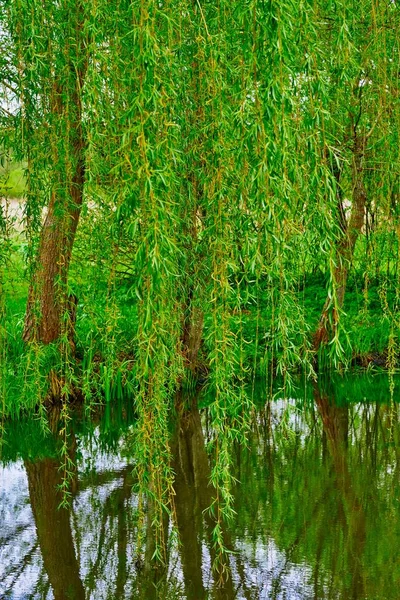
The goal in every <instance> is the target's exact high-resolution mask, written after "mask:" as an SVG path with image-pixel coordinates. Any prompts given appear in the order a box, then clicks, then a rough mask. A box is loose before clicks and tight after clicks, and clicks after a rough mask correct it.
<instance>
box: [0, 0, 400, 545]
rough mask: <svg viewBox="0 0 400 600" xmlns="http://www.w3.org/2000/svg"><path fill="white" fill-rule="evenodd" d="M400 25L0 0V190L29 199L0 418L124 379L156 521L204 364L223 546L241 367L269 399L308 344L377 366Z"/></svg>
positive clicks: (304, 7) (390, 228) (239, 428)
mask: <svg viewBox="0 0 400 600" xmlns="http://www.w3.org/2000/svg"><path fill="white" fill-rule="evenodd" d="M399 25H400V15H399V10H398V6H397V3H395V2H387V3H378V4H377V3H376V2H373V1H372V0H361V2H354V1H352V2H348V1H345V0H339V1H338V2H322V1H316V2H308V1H306V2H300V3H295V2H292V1H291V0H284V1H283V2H279V3H277V2H275V3H274V2H270V3H267V2H265V1H264V0H246V1H244V2H243V0H230V1H228V0H219V1H218V2H212V1H208V0H207V1H205V2H203V1H193V0H165V1H162V2H159V1H158V0H157V1H156V0H143V1H142V2H140V3H139V2H126V1H125V0H111V1H110V0H96V1H94V0H93V1H92V0H90V1H87V2H81V0H64V1H63V2H54V1H53V0H46V1H44V2H43V1H42V0H13V1H11V0H0V32H1V33H0V35H1V38H2V44H3V46H4V49H5V52H4V57H3V58H2V59H1V62H0V72H1V75H2V80H3V82H4V86H3V88H2V110H1V111H0V128H1V129H0V131H1V140H0V141H1V145H2V149H3V150H2V151H4V153H5V155H6V156H12V160H13V161H14V163H12V164H14V165H24V172H23V176H22V171H21V169H22V167H21V166H16V167H11V168H9V169H8V171H7V169H6V171H5V172H4V173H3V175H2V179H1V182H0V193H2V194H4V195H9V196H11V195H15V196H17V195H21V194H22V193H24V202H23V223H22V224H21V223H19V224H18V225H17V227H16V228H15V225H16V223H15V222H13V219H12V218H11V216H10V215H9V214H8V213H7V211H5V210H3V209H2V212H1V215H0V269H1V273H0V286H1V290H0V291H1V298H0V352H1V357H2V361H1V382H0V390H1V396H2V402H3V415H13V414H17V413H18V411H19V410H20V409H21V408H25V409H27V410H31V409H32V408H33V407H34V406H36V405H38V404H39V405H40V404H41V403H42V402H43V400H44V399H45V397H46V395H47V394H48V392H49V390H53V394H54V389H56V390H58V392H57V393H58V394H59V395H60V396H61V397H62V398H63V401H64V404H65V402H66V397H67V396H69V395H71V393H72V392H74V390H76V388H80V390H81V391H82V392H83V394H84V397H85V399H86V402H87V406H88V407H89V408H88V410H89V411H90V407H91V406H92V405H94V404H96V403H97V402H98V401H99V400H100V399H101V398H102V399H104V400H105V402H106V404H111V403H112V402H113V401H115V399H116V398H120V397H121V396H123V395H124V394H127V393H128V394H130V395H131V396H132V397H133V398H134V404H135V411H136V414H137V419H138V427H137V428H136V432H135V435H134V436H133V438H132V444H133V446H134V447H135V449H136V456H137V464H136V469H137V476H138V481H139V488H140V490H141V493H144V492H147V493H148V494H150V496H151V498H152V502H153V503H154V517H153V521H154V525H155V526H156V529H158V530H159V529H160V528H161V524H162V522H163V516H164V513H165V512H166V511H169V510H171V508H172V504H173V503H172V492H171V489H172V488H171V485H172V478H173V474H172V471H171V468H170V449H169V436H168V423H169V419H170V413H171V408H172V406H171V397H172V392H174V391H175V390H176V389H177V388H179V387H180V386H181V384H182V382H183V381H186V382H190V381H195V380H196V378H197V377H198V375H199V374H200V376H204V375H205V374H206V375H207V379H208V386H209V391H210V394H212V395H213V402H212V404H211V406H210V412H211V415H212V421H213V431H214V434H213V439H212V440H211V443H210V448H211V449H212V451H213V452H214V455H215V456H216V457H217V460H216V462H215V466H214V469H213V471H212V475H211V479H212V483H213V485H214V487H215V489H216V490H217V496H218V502H217V504H216V506H215V507H214V509H215V511H216V514H217V525H216V528H215V543H216V546H217V547H219V548H220V549H223V540H222V538H221V535H220V533H219V532H220V526H221V521H222V519H223V517H228V518H230V517H232V514H233V512H232V511H233V508H232V494H231V488H232V483H233V478H232V469H231V466H232V465H231V460H232V459H231V455H230V451H229V450H230V445H231V444H232V443H233V442H234V441H237V440H241V441H242V442H243V441H244V440H245V439H246V435H247V432H248V427H249V422H250V417H249V415H251V413H252V410H253V401H252V399H251V395H250V396H249V395H248V394H246V393H245V385H246V384H247V383H248V382H249V381H251V380H252V378H253V380H254V378H255V377H256V376H257V377H258V376H261V377H263V378H264V382H265V384H266V385H267V386H268V387H271V386H272V384H273V380H274V378H276V377H279V381H280V382H281V390H280V393H281V394H283V395H285V396H286V395H287V394H288V392H289V391H290V390H291V389H293V387H294V386H295V382H294V380H293V377H294V374H295V373H296V372H298V371H303V372H304V373H305V374H306V375H307V376H308V377H309V378H313V377H315V365H316V359H317V358H318V361H319V368H320V370H322V369H324V368H326V369H343V368H346V367H348V366H349V365H350V364H351V363H352V361H354V360H359V361H361V362H363V363H364V364H369V363H373V361H374V360H375V359H376V356H378V355H380V357H381V358H380V360H381V362H382V360H383V362H384V363H385V365H386V366H387V367H388V368H389V372H390V377H391V378H392V381H393V375H394V372H395V369H396V367H397V347H398V336H399V323H400V321H399V289H400V287H399V274H400V269H399V255H400V254H399V249H400V245H399V240H400V224H399V182H400V163H399V152H398V147H399V122H400V121H399V117H400V113H399V111H400V106H399V102H398V95H399V85H398V82H399V79H398V65H399V60H400V57H399V47H398V31H399ZM7 107H8V108H7ZM0 175H1V174H0ZM18 178H19V179H18ZM83 180H84V181H83ZM7 186H8V187H7ZM18 186H19V187H18ZM357 194H358V196H360V194H361V195H364V196H365V202H364V204H363V206H362V211H361V212H362V214H361V215H360V218H361V224H360V225H359V226H358V229H357V231H356V230H354V231H353V230H351V228H352V227H353V225H352V223H353V222H356V221H357V219H356V218H355V217H357V214H356V210H358V209H357V201H356V200H357ZM364 196H363V197H364ZM46 211H48V213H47V214H48V215H50V216H49V217H48V219H47V220H46V227H47V233H48V237H47V238H45V237H44V233H43V232H44V231H45V228H43V227H42V226H43V221H44V218H45V214H46ZM78 219H79V228H78V231H77V234H76V236H75V229H74V226H75V225H76V223H77V221H78ZM49 221H51V222H50V223H49ZM13 227H14V230H13ZM21 229H22V230H23V231H21ZM16 230H18V231H19V233H18V234H17V233H16ZM49 232H50V233H49ZM17 235H18V236H20V237H16V236H17ZM53 239H57V244H56V245H55V248H54V251H55V253H56V254H57V255H56V256H54V257H50V258H49V257H47V261H45V260H44V259H43V255H44V253H45V251H46V244H49V243H50V242H49V240H50V241H51V240H53ZM350 239H351V240H352V242H351V243H350V241H348V240H350ZM43 240H46V242H43ZM347 241H348V243H347ZM346 243H347V245H346ZM21 248H23V252H22V251H21ZM52 258H53V260H52ZM22 260H23V262H22ZM15 265H17V266H18V269H19V276H18V277H15V276H14V275H10V274H11V273H13V267H14V266H15ZM49 281H50V282H51V284H52V286H53V288H52V291H53V292H54V297H52V298H47V301H46V302H47V303H46V302H44V303H43V302H42V304H41V293H42V292H43V288H44V287H45V283H46V282H47V283H48V282H49ZM41 286H42V287H41ZM28 288H29V289H30V294H31V295H30V301H31V303H30V305H29V307H30V308H28V311H27V316H28V319H27V322H28V321H29V317H31V318H32V320H33V321H35V323H36V322H39V321H40V320H42V322H43V321H44V320H45V319H46V318H47V310H48V309H49V310H50V309H51V308H52V307H57V308H58V307H60V310H59V313H60V314H59V321H60V323H58V325H59V331H60V333H59V335H58V336H57V339H55V340H54V341H53V342H52V343H50V344H49V345H45V344H42V343H41V342H40V339H38V338H35V336H33V338H31V342H30V343H29V344H27V345H26V344H24V343H23V342H22V341H21V338H22V333H23V328H24V325H23V323H24V314H23V312H24V308H23V306H24V305H25V302H26V299H27V296H28ZM345 292H346V293H345ZM43 293H44V292H43ZM71 294H74V295H75V296H77V298H78V307H77V315H76V326H75V324H74V323H73V324H72V325H71V314H70V312H69V309H68V299H69V298H70V297H71ZM324 303H325V304H324ZM323 311H324V312H323ZM321 315H323V316H325V317H326V332H325V333H326V334H327V339H325V340H324V344H323V345H322V347H321V348H319V349H318V352H317V349H316V344H315V334H316V332H317V330H318V327H319V323H320V322H321V320H320V319H321ZM71 326H72V327H75V345H76V348H73V347H72V344H71V335H70V334H71V332H70V328H71ZM32 339H33V341H32ZM382 357H383V359H382ZM378 362H379V361H378ZM187 371H189V372H190V375H187V374H186V372H187ZM51 382H53V383H51ZM53 384H54V385H53ZM392 387H393V386H392ZM392 393H393V389H392ZM64 408H65V407H64ZM64 416H65V422H67V420H68V414H67V409H66V408H65V415H64ZM66 429H67V428H66V426H65V431H66ZM64 445H65V447H67V442H66V441H65V444H64ZM65 456H66V457H67V453H66V452H65ZM67 467H68V465H66V466H65V468H66V472H67ZM140 506H143V503H141V504H140ZM142 517H143V515H142ZM161 546H162V541H161V539H160V540H159V543H158V542H157V544H156V551H157V553H159V552H161V554H162V552H163V550H162V549H161V550H160V547H161ZM161 554H160V556H161Z"/></svg>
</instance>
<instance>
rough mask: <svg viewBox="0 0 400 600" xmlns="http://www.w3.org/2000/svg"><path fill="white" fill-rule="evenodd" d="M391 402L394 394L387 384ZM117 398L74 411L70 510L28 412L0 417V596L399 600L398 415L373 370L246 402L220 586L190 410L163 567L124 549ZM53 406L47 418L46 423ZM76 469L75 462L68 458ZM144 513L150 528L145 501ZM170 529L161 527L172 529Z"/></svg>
mask: <svg viewBox="0 0 400 600" xmlns="http://www.w3.org/2000/svg"><path fill="white" fill-rule="evenodd" d="M395 395H396V392H395ZM129 410H130V409H129V405H128V406H124V407H121V406H120V407H118V408H116V409H113V412H112V413H111V412H107V411H105V412H103V413H102V414H99V415H98V416H97V417H95V418H94V420H92V421H91V422H88V421H87V420H85V419H83V418H74V419H73V421H72V426H71V432H70V435H69V441H68V445H69V447H68V452H69V456H70V457H71V459H72V463H71V466H70V467H69V468H70V471H71V472H70V478H71V481H72V487H71V492H72V501H71V508H70V509H65V508H61V509H58V506H59V504H60V501H61V499H62V493H61V491H60V489H59V486H60V484H61V483H62V465H61V462H60V457H59V450H57V441H56V438H55V436H54V435H52V434H51V433H50V432H44V431H43V429H42V426H41V423H40V421H39V420H36V421H34V422H33V423H32V422H23V421H21V422H18V423H9V424H7V427H6V431H5V435H4V439H3V444H2V454H1V461H0V598H1V599H4V598H13V599H15V600H17V599H25V598H32V599H36V598H37V599H39V598H40V599H50V598H55V599H56V600H59V599H67V598H70V599H78V600H81V599H84V598H86V599H89V598H91V599H93V600H102V599H113V600H114V599H115V600H119V599H125V598H129V599H132V598H144V599H152V598H165V599H166V598H188V599H190V600H201V599H203V598H216V599H219V600H222V599H224V598H227V599H233V598H238V599H239V598H244V599H256V598H260V599H261V598H265V599H269V598H271V599H278V598H279V599H282V600H283V599H288V600H297V599H298V600H300V599H302V600H303V599H304V600H310V599H325V598H326V599H337V598H340V599H346V600H347V599H349V600H350V599H351V600H356V599H357V600H358V599H359V600H364V599H365V600H391V599H393V600H394V599H398V598H400V422H399V419H400V414H399V406H398V405H397V404H396V402H394V403H390V401H389V392H388V385H387V376H386V375H383V376H379V377H378V376H375V377H368V378H367V377H366V376H364V377H363V378H356V379H354V378H353V379H351V380H342V381H341V382H339V383H337V384H335V385H332V384H329V386H327V385H325V386H322V387H319V388H317V387H314V389H312V390H311V392H310V390H308V392H307V393H305V392H304V393H298V397H297V398H294V397H293V398H291V399H290V400H287V401H283V400H277V401H274V402H272V403H271V404H269V405H267V407H266V408H264V409H262V410H261V411H260V412H259V413H258V414H257V417H256V420H255V423H254V426H253V428H252V432H251V433H250V434H249V436H248V447H247V448H246V447H245V446H244V445H241V446H239V445H237V446H235V447H232V452H233V454H234V474H235V476H236V477H237V479H238V480H240V481H241V484H240V485H237V486H236V487H235V489H234V497H235V509H236V517H235V519H234V522H233V523H232V524H231V525H230V526H229V528H227V529H226V531H225V532H224V536H225V543H226V545H227V546H228V547H229V548H230V550H231V551H232V553H231V554H230V555H229V556H228V558H227V559H226V562H225V569H226V573H227V575H226V577H227V578H226V581H225V583H224V585H223V586H222V587H217V586H216V584H215V581H214V578H213V575H212V569H211V563H212V561H213V557H214V550H213V545H212V530H213V527H214V521H213V519H212V516H211V515H210V514H209V512H208V511H205V509H206V508H207V507H208V506H209V505H210V503H211V499H212V490H211V488H210V486H209V485H208V478H209V473H210V465H209V460H208V457H207V454H206V443H207V435H209V431H208V428H207V414H206V411H205V410H200V411H199V410H192V411H191V412H186V413H182V414H181V416H180V417H179V423H178V425H177V427H176V430H175V433H174V434H173V437H172V452H173V465H172V466H173V469H174V471H175V473H176V484H175V492H176V497H175V513H174V517H173V518H171V519H172V521H173V522H172V521H171V520H170V521H169V522H168V523H166V525H167V529H168V530H169V531H172V530H174V532H175V533H173V534H172V535H171V536H170V541H169V560H168V564H167V565H166V566H165V567H159V568H156V567H155V566H154V564H153V563H152V562H151V561H150V557H151V555H152V554H153V552H154V538H153V535H152V533H151V529H150V527H149V528H148V531H147V535H146V539H145V548H144V550H143V552H142V554H141V556H138V553H137V522H136V515H137V502H138V498H137V496H136V494H135V487H134V481H133V476H132V470H133V465H134V457H132V456H130V452H129V447H130V441H129V440H130V436H131V435H132V433H131V432H132V427H133V426H134V416H133V415H131V414H129ZM57 419H58V415H57V413H56V412H53V413H52V414H51V415H50V429H51V430H53V431H56V429H57ZM73 465H76V468H75V467H74V466H73ZM148 510H149V518H148V522H149V523H150V521H151V515H150V512H151V511H150V509H148ZM173 525H175V527H173Z"/></svg>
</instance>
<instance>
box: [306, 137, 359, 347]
mask: <svg viewBox="0 0 400 600" xmlns="http://www.w3.org/2000/svg"><path fill="white" fill-rule="evenodd" d="M364 147H365V137H362V136H360V135H358V134H357V132H356V131H355V133H354V154H353V167H352V179H353V198H352V207H351V214H350V217H349V219H348V220H346V218H345V216H344V210H343V207H342V203H341V200H339V204H340V207H339V213H340V216H341V223H342V230H343V235H342V237H341V238H340V240H339V241H338V244H337V266H336V268H335V270H334V274H333V276H334V283H335V291H336V302H335V303H333V301H332V298H330V297H328V298H327V299H326V301H325V304H324V308H323V309H322V314H321V317H320V320H319V324H318V328H317V331H316V332H315V334H314V348H315V350H319V348H320V347H321V346H322V345H323V344H326V343H328V342H329V341H330V338H331V336H332V335H334V333H335V331H336V328H337V324H338V320H339V311H340V309H341V308H342V307H343V303H344V297H345V293H346V286H347V279H348V274H349V268H350V265H351V263H352V260H353V255H354V249H355V245H356V242H357V238H358V236H359V235H360V233H361V231H362V228H363V225H364V217H365V207H366V202H367V193H366V189H365V186H364V180H363V158H364V149H365V148H364ZM330 316H331V317H332V319H331V322H330Z"/></svg>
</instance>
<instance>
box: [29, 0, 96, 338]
mask: <svg viewBox="0 0 400 600" xmlns="http://www.w3.org/2000/svg"><path fill="white" fill-rule="evenodd" d="M83 13H84V11H83V7H82V5H81V3H80V2H78V5H77V17H76V23H75V29H76V35H77V37H78V39H79V43H78V49H77V53H78V60H79V68H76V66H75V65H74V64H73V62H72V61H71V63H70V64H69V65H68V70H69V77H68V78H67V82H66V83H64V84H63V85H62V84H61V83H60V81H59V80H58V79H57V78H56V77H55V80H54V85H53V93H52V97H51V99H50V106H51V115H50V120H51V123H52V124H53V126H54V127H57V123H58V122H59V123H64V124H66V125H67V128H68V132H69V137H70V150H69V157H68V164H69V166H70V168H71V169H72V170H73V171H72V174H71V175H69V176H68V177H67V174H66V173H58V178H59V180H58V181H54V182H53V183H54V190H55V191H53V193H52V196H51V199H50V202H49V206H48V209H47V215H46V218H45V221H44V224H43V227H42V231H41V234H40V240H39V246H38V252H37V261H36V270H35V274H34V276H33V281H32V283H31V286H30V290H29V295H28V303H27V308H26V315H25V329H24V336H23V337H24V340H25V341H26V342H29V341H33V340H35V341H37V342H41V343H43V344H49V343H51V342H53V341H55V340H56V339H57V338H59V337H60V335H61V333H62V329H63V320H64V319H63V315H64V314H65V313H67V312H68V296H67V291H66V290H67V277H68V269H69V265H70V261H71V255H72V248H73V244H74V239H75V234H76V230H77V227H78V222H79V216H80V212H81V208H82V201H83V188H84V181H85V139H84V135H83V129H82V100H81V94H82V87H83V84H84V78H85V75H86V70H87V58H86V57H85V43H84V40H83V25H84V23H83ZM71 107H72V108H71ZM60 135H65V132H63V131H61V132H60ZM56 159H57V157H56V156H55V157H54V160H56ZM66 180H68V183H67V184H65V183H64V181H66ZM61 191H62V192H61ZM66 326H67V325H66Z"/></svg>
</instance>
